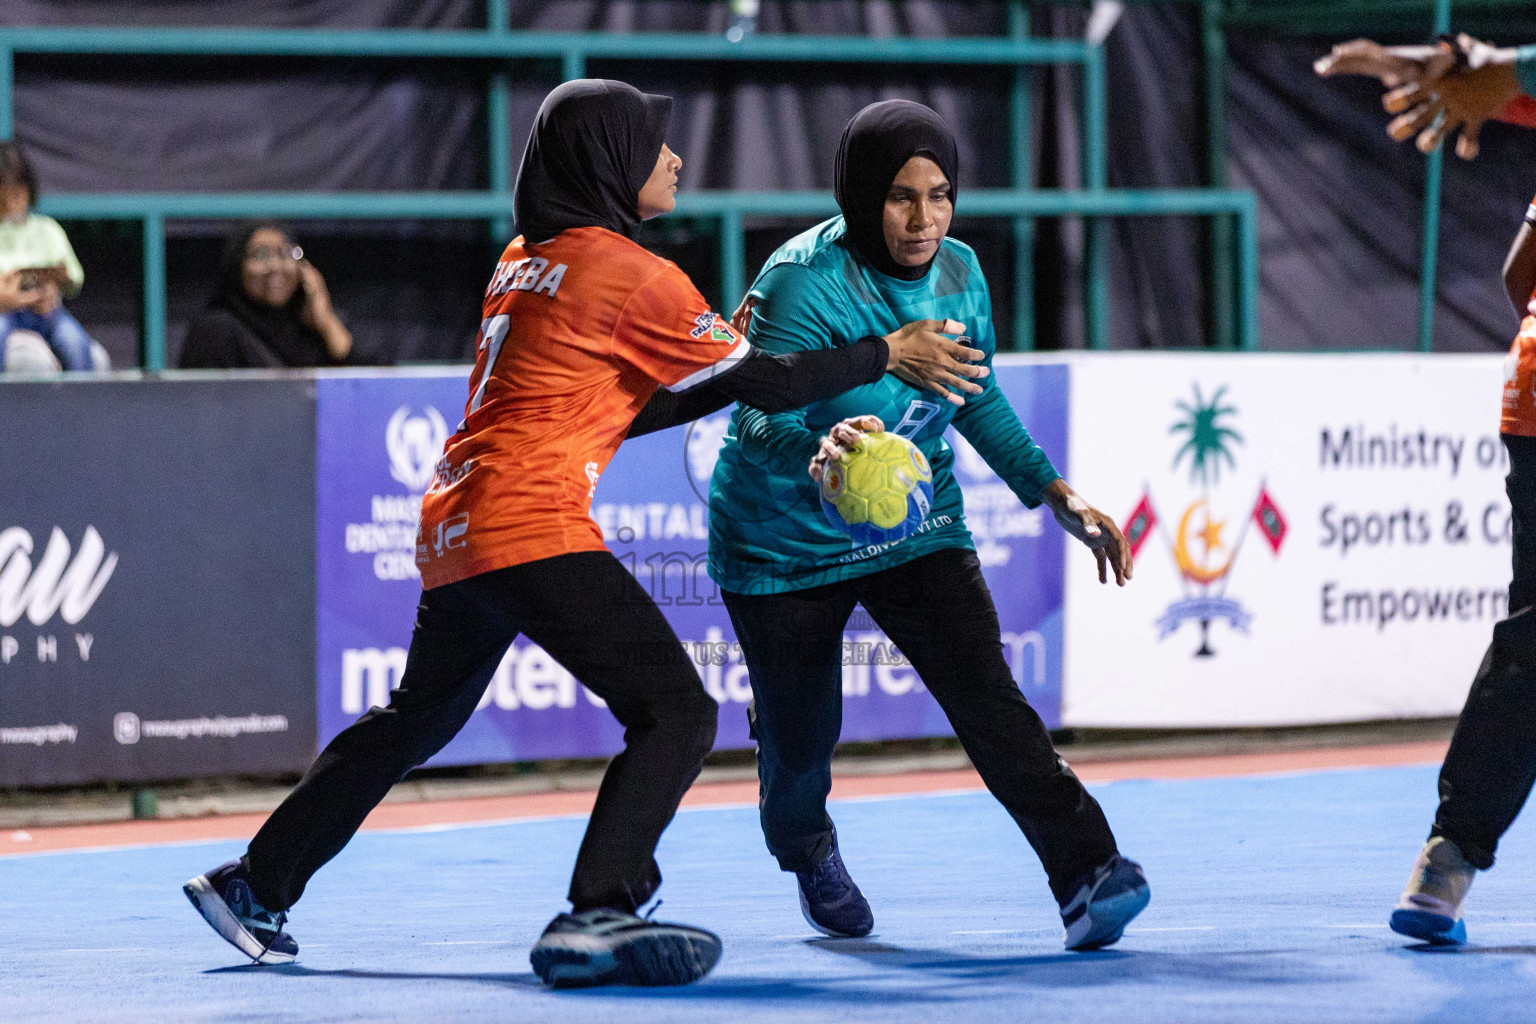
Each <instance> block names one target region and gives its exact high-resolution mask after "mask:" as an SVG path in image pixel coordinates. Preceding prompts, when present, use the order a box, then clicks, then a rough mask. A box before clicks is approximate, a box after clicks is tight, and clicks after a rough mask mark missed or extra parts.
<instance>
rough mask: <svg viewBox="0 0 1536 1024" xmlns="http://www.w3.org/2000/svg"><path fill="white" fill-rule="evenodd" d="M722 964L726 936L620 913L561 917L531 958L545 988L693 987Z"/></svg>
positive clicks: (595, 912)
mask: <svg viewBox="0 0 1536 1024" xmlns="http://www.w3.org/2000/svg"><path fill="white" fill-rule="evenodd" d="M719 961H720V937H719V936H718V935H716V934H714V933H713V932H707V931H705V930H704V929H702V928H692V927H690V926H688V925H686V924H664V923H661V922H658V921H652V920H650V919H648V918H643V917H636V916H635V915H634V914H626V913H624V912H622V911H619V910H606V909H598V910H586V911H583V912H582V913H580V914H561V915H559V916H558V917H556V918H555V919H554V920H553V921H551V922H549V926H548V927H547V928H545V929H544V934H543V935H540V936H539V941H538V942H536V943H534V945H533V951H532V952H531V953H529V954H528V962H529V963H531V964H532V965H533V973H535V974H537V975H538V976H539V977H540V978H541V979H542V980H543V981H544V983H545V984H547V985H553V986H554V987H556V988H575V987H579V986H587V985H687V984H689V983H691V982H695V981H698V980H699V979H700V978H702V977H704V975H706V974H708V973H709V972H710V969H711V968H712V967H714V966H715V964H717V963H719Z"/></svg>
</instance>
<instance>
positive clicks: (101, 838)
mask: <svg viewBox="0 0 1536 1024" xmlns="http://www.w3.org/2000/svg"><path fill="white" fill-rule="evenodd" d="M1445 750H1446V743H1444V742H1442V741H1434V742H1422V743H1394V744H1385V745H1380V746H1371V747H1331V748H1323V749H1315V750H1285V751H1275V752H1268V753H1247V754H1222V755H1211V756H1197V757H1177V758H1138V759H1133V760H1122V761H1085V762H1083V763H1081V764H1078V765H1076V766H1074V770H1075V771H1076V772H1077V774H1078V775H1079V776H1080V777H1081V778H1082V779H1083V781H1085V782H1117V781H1122V780H1126V779H1208V778H1222V777H1228V776H1237V775H1265V774H1275V773H1284V772H1306V771H1326V770H1329V769H1340V768H1375V767H1386V766H1392V765H1409V764H1434V763H1437V762H1439V761H1440V760H1441V759H1443V758H1444V757H1445ZM982 788H984V787H983V786H982V782H981V778H980V776H978V775H977V774H976V772H975V771H974V770H973V769H970V768H965V769H960V770H955V771H932V772H910V773H904V774H893V775H844V776H840V777H836V778H834V779H833V780H832V799H834V800H847V799H858V798H861V797H864V798H867V797H885V796H903V795H909V794H918V793H935V792H952V791H964V790H976V789H982ZM596 795H597V794H596V792H595V791H591V790H583V791H570V792H553V793H525V794H518V795H514V796H493V797H472V798H465V799H448V800H426V801H409V802H407V801H401V802H394V803H385V804H381V805H380V806H379V807H378V808H377V809H375V810H374V812H373V813H372V814H370V815H369V816H368V819H367V820H366V821H365V822H363V829H364V830H365V831H376V830H381V829H421V828H452V827H455V826H463V825H474V824H484V823H489V822H499V821H515V820H517V819H521V818H547V817H560V816H566V815H585V814H587V813H589V812H590V811H591V810H592V802H593V800H594V799H595V798H596ZM756 803H757V783H756V782H755V781H748V782H709V783H700V784H699V785H696V786H694V787H693V789H691V790H689V791H688V795H687V796H686V797H684V798H683V806H684V807H719V806H729V805H745V806H752V805H754V804H756ZM266 817H267V816H266V814H265V813H261V814H226V815H217V816H213V817H207V818H176V819H171V820H167V821H123V822H112V823H108V824H100V825H61V826H54V827H50V828H34V829H26V830H9V831H5V832H0V857H5V856H16V855H24V854H34V853H50V852H59V851H66V850H81V849H95V848H102V847H119V846H147V845H160V844H164V843H188V842H201V841H207V840H216V839H246V838H249V837H250V836H251V835H252V834H253V833H255V831H256V830H257V829H258V828H259V827H260V826H261V823H262V822H263V821H265V820H266Z"/></svg>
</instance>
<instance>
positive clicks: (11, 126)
mask: <svg viewBox="0 0 1536 1024" xmlns="http://www.w3.org/2000/svg"><path fill="white" fill-rule="evenodd" d="M15 133H16V53H15V51H14V50H12V49H11V48H10V47H9V46H0V141H4V140H6V139H9V138H10V137H11V136H12V135H14V134H15Z"/></svg>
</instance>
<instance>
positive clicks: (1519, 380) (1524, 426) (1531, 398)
mask: <svg viewBox="0 0 1536 1024" xmlns="http://www.w3.org/2000/svg"><path fill="white" fill-rule="evenodd" d="M1533 307H1536V292H1533V293H1532V294H1531V301H1530V302H1529V303H1528V304H1527V305H1526V307H1525V308H1526V317H1525V320H1524V321H1522V322H1521V324H1520V333H1519V334H1517V335H1515V343H1514V344H1513V345H1511V346H1510V347H1509V355H1508V356H1506V357H1505V359H1504V416H1503V418H1502V419H1500V421H1499V432H1500V433H1503V434H1518V435H1519V436H1521V437H1536V392H1533V389H1536V309H1533Z"/></svg>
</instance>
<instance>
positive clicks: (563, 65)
mask: <svg viewBox="0 0 1536 1024" xmlns="http://www.w3.org/2000/svg"><path fill="white" fill-rule="evenodd" d="M586 77H587V55H586V53H584V52H583V51H581V50H566V51H565V53H564V54H562V55H561V57H560V80H561V81H562V82H569V81H571V80H572V79H575V78H586Z"/></svg>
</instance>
